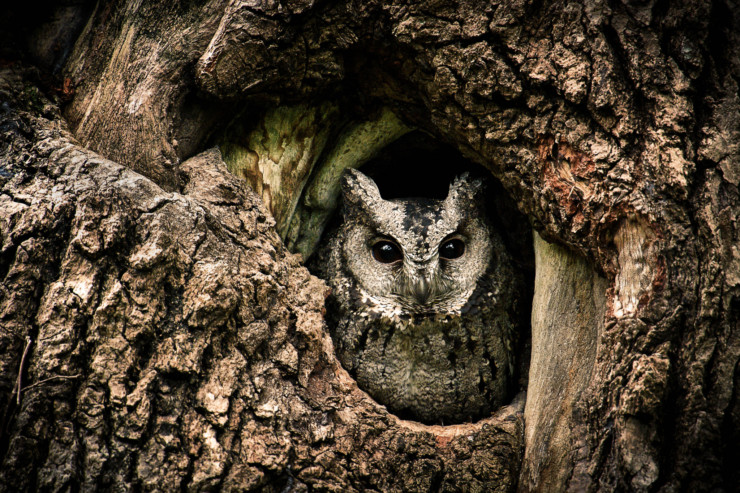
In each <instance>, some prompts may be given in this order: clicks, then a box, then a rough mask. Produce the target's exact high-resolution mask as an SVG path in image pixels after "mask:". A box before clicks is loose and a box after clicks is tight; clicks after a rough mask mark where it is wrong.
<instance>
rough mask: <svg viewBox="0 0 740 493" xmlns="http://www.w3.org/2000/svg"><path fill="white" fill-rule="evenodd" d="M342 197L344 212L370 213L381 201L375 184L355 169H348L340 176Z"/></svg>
mask: <svg viewBox="0 0 740 493" xmlns="http://www.w3.org/2000/svg"><path fill="white" fill-rule="evenodd" d="M342 196H343V198H344V205H345V210H348V211H353V210H358V209H359V210H362V211H365V212H369V211H372V210H373V209H374V208H375V206H376V205H377V204H378V203H380V202H381V201H382V200H383V199H382V197H381V196H380V190H378V186H377V185H376V184H375V182H374V181H373V180H372V179H371V178H369V177H368V176H366V175H365V174H363V173H361V172H359V171H357V170H356V169H352V168H348V169H347V170H345V172H344V174H343V175H342Z"/></svg>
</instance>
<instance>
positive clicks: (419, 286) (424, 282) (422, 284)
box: [411, 275, 432, 305]
mask: <svg viewBox="0 0 740 493" xmlns="http://www.w3.org/2000/svg"><path fill="white" fill-rule="evenodd" d="M431 287H432V285H431V283H430V282H429V280H428V279H427V278H426V276H424V275H421V276H419V277H418V278H417V280H416V282H414V284H413V285H412V286H411V292H412V294H413V295H414V298H416V301H418V302H419V304H420V305H423V304H425V303H426V302H427V301H428V300H429V295H430V294H431V292H432V289H431Z"/></svg>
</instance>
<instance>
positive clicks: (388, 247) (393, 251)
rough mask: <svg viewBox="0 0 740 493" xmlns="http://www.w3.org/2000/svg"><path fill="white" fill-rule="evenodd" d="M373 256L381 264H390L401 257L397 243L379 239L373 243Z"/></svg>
mask: <svg viewBox="0 0 740 493" xmlns="http://www.w3.org/2000/svg"><path fill="white" fill-rule="evenodd" d="M373 258H374V259H375V260H377V261H378V262H380V263H381V264H392V263H394V262H398V261H399V260H401V258H403V255H402V254H401V249H400V248H398V245H396V244H395V243H391V242H390V241H379V242H377V243H376V244H375V245H373Z"/></svg>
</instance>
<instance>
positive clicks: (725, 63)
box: [0, 0, 740, 491]
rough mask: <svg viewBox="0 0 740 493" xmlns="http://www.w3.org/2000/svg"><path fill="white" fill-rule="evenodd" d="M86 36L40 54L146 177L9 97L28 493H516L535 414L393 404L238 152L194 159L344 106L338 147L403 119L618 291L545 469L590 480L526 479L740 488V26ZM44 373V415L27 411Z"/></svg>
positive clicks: (593, 22)
mask: <svg viewBox="0 0 740 493" xmlns="http://www.w3.org/2000/svg"><path fill="white" fill-rule="evenodd" d="M69 3H70V4H75V3H76V2H69ZM76 11H77V12H80V15H83V14H86V13H87V12H90V11H91V12H92V13H91V15H90V17H89V21H88V22H87V23H86V24H85V27H84V29H83V30H82V31H81V32H80V33H79V35H77V34H74V35H70V34H69V33H68V32H63V33H61V34H59V36H58V38H59V39H62V40H64V39H75V40H76V43H75V45H74V49H73V50H72V55H71V56H69V57H65V56H64V53H60V54H59V55H57V56H52V55H50V54H49V52H50V50H52V48H51V47H53V46H55V45H54V43H36V44H35V45H34V46H35V48H33V49H32V50H30V51H29V53H32V54H34V55H35V59H37V60H42V61H43V60H48V59H51V60H55V64H56V65H58V66H59V67H62V68H60V72H59V77H60V78H59V80H58V81H57V82H55V83H54V84H53V85H55V86H56V87H57V88H59V90H58V93H59V94H60V97H66V98H70V103H69V104H68V105H67V106H66V107H65V110H64V114H65V116H66V118H67V119H68V121H69V122H70V129H71V131H72V133H73V134H74V135H75V136H76V138H77V139H78V140H79V142H80V144H81V146H84V147H88V148H91V149H93V150H95V151H97V152H99V153H100V154H101V155H103V156H105V157H106V158H108V159H113V160H115V161H117V162H118V163H119V164H120V165H122V166H123V168H121V167H119V166H117V165H114V164H112V163H110V162H108V161H105V160H104V159H102V158H99V157H96V156H95V155H94V154H92V153H91V152H90V151H88V150H85V149H83V148H81V147H69V146H71V145H73V144H70V142H71V141H70V137H68V136H65V135H62V134H61V133H59V134H58V135H51V134H53V133H54V132H62V130H53V129H52V127H53V126H54V125H56V126H57V127H59V128H61V127H62V126H63V124H62V123H60V122H59V120H58V119H57V118H55V117H54V116H53V115H52V114H51V113H53V108H52V107H49V106H48V105H45V103H44V102H43V100H42V99H40V98H39V97H37V96H34V92H33V89H29V90H28V91H25V92H23V91H22V90H18V89H17V88H15V86H13V87H14V88H13V90H12V91H11V90H10V89H7V88H5V89H4V90H3V91H4V92H3V97H4V99H5V100H6V101H9V102H10V106H8V107H3V110H2V111H3V127H2V131H3V133H4V137H3V144H4V150H3V157H2V159H3V161H2V164H3V168H2V173H3V180H4V181H7V183H5V185H4V189H3V195H2V196H0V198H1V200H2V207H3V213H2V215H1V216H0V220H2V225H3V226H2V228H3V229H2V242H3V246H2V248H3V250H2V257H0V279H2V282H3V291H2V298H1V299H0V303H2V308H1V310H3V311H1V312H0V314H1V315H0V316H2V319H1V320H2V327H3V332H2V338H3V339H2V344H3V347H2V351H0V354H2V356H1V358H2V367H0V370H1V371H2V374H1V375H0V378H1V379H2V392H3V402H2V405H3V406H6V405H7V406H8V408H7V410H6V411H5V424H4V429H3V433H4V435H3V436H4V441H3V442H2V443H3V448H2V454H3V461H4V462H3V464H4V467H3V471H2V474H3V475H4V477H3V479H4V480H5V481H6V482H7V484H11V485H16V486H17V485H21V486H23V485H27V486H29V487H33V486H46V483H42V482H48V483H49V485H57V486H59V487H60V488H62V487H65V485H69V486H70V487H75V486H77V485H83V484H84V485H87V484H90V485H92V486H100V487H103V486H106V485H108V484H109V483H110V482H114V481H115V482H119V481H120V484H122V485H129V486H131V487H145V488H148V487H150V486H151V487H162V488H164V487H166V485H169V484H170V483H167V481H173V483H171V484H173V485H174V484H175V482H178V481H179V483H177V484H180V485H181V486H182V487H186V488H193V489H198V488H205V487H207V486H209V485H211V483H209V481H212V482H213V484H214V485H218V486H222V487H226V486H231V485H235V486H236V485H237V484H238V485H239V486H240V487H248V486H250V485H252V484H254V485H258V484H260V485H267V484H269V485H270V487H272V488H274V489H279V488H283V487H285V486H290V487H292V488H295V489H299V488H300V487H301V485H304V484H305V485H309V484H310V485H312V486H317V487H326V488H327V489H353V488H355V489H359V488H362V487H370V488H376V489H381V490H382V489H394V488H397V489H401V488H412V489H437V488H439V487H444V486H450V487H453V486H452V485H453V484H454V485H455V487H466V486H467V487H469V488H470V489H475V488H476V487H480V488H491V487H493V486H492V484H493V483H496V481H498V482H497V483H496V484H497V485H498V486H499V487H501V488H502V489H511V488H514V487H516V484H515V483H516V481H515V480H513V479H512V478H513V477H514V476H515V475H516V474H518V469H519V463H518V460H519V459H518V458H519V457H520V454H521V453H522V452H523V450H522V448H521V446H522V441H521V440H522V432H523V430H522V428H521V422H520V421H518V418H516V414H515V413H513V411H511V410H509V411H507V412H512V413H513V414H512V416H513V419H512V420H511V421H506V420H505V419H504V420H501V419H498V420H497V419H496V418H494V424H493V425H491V426H486V425H481V424H477V425H471V426H473V429H474V430H475V433H474V434H473V435H472V436H473V439H472V440H468V439H467V435H466V436H464V437H461V438H456V439H452V440H450V441H448V438H450V437H452V436H454V435H455V433H457V431H454V430H457V429H454V430H453V429H427V428H423V429H422V428H417V427H415V425H411V424H408V423H400V422H398V421H397V420H395V418H394V417H392V416H390V415H388V414H387V413H385V412H384V411H383V410H382V409H381V408H379V407H377V406H375V405H373V403H372V401H370V400H369V399H368V398H367V397H366V396H364V395H363V394H361V393H359V392H358V391H357V390H356V387H355V386H354V384H353V383H352V382H351V381H350V380H348V379H347V377H346V374H345V373H344V372H343V371H342V370H341V369H340V367H339V366H337V363H336V360H335V359H334V357H333V356H332V355H331V351H330V349H328V347H329V346H330V345H329V342H328V341H329V340H328V339H327V338H326V334H325V332H324V330H323V325H322V321H321V315H320V313H321V312H320V310H321V306H322V302H321V296H320V292H321V290H322V289H323V288H321V289H319V288H318V287H316V286H319V285H318V284H316V282H317V281H316V280H314V279H312V278H311V277H310V276H309V275H308V274H307V273H306V272H305V271H303V270H302V269H301V268H300V266H299V265H298V262H297V260H295V259H294V258H293V257H291V256H289V255H287V254H285V253H281V252H282V250H281V248H282V247H280V241H279V238H278V237H277V236H276V235H275V233H274V232H273V231H272V229H271V228H270V226H269V224H270V220H269V219H267V214H266V212H265V211H264V210H263V209H261V206H260V205H258V204H257V201H256V199H255V198H254V197H255V196H254V195H252V194H250V193H248V192H245V191H244V189H243V186H242V185H240V184H238V182H237V181H236V179H234V178H228V177H227V175H226V174H224V173H223V172H222V170H223V167H220V165H219V164H218V163H219V162H220V161H219V159H218V158H217V156H216V154H215V153H214V152H210V153H208V154H205V155H201V156H200V157H198V158H193V159H192V160H189V161H184V159H185V158H187V157H189V156H192V155H195V154H196V153H197V152H200V151H202V150H203V149H206V148H207V147H208V144H209V140H208V139H209V136H210V135H215V136H216V137H218V134H219V132H221V131H222V130H223V128H224V127H225V126H226V125H227V124H228V123H229V122H231V121H232V120H234V118H236V116H237V114H238V113H241V117H240V118H241V119H242V121H244V122H247V123H246V125H247V126H249V125H250V124H251V125H253V126H252V127H251V128H257V125H258V122H259V121H260V118H261V115H262V114H263V113H264V108H265V106H266V105H270V106H278V105H280V104H295V103H306V104H309V105H312V104H315V105H320V104H322V102H323V101H325V100H332V101H335V102H336V103H337V104H338V105H339V108H340V112H339V114H340V115H341V117H339V118H340V120H341V121H340V122H339V123H340V124H341V123H342V122H350V124H352V122H355V123H356V122H358V121H362V120H363V118H362V115H365V114H368V113H369V112H371V111H373V110H374V109H376V108H379V107H383V106H385V107H389V108H391V109H392V110H393V111H394V112H395V114H397V115H398V116H399V117H400V118H402V119H403V120H404V121H405V122H406V124H407V125H409V126H414V127H417V128H420V129H423V130H425V131H427V132H429V133H431V134H432V135H434V136H436V137H437V138H439V139H440V140H443V141H445V142H448V143H450V144H452V145H454V146H455V147H456V148H457V149H459V150H460V152H462V153H463V154H464V155H465V156H466V157H467V158H469V159H471V160H472V161H474V162H476V163H479V164H482V165H484V166H486V167H488V168H489V169H490V170H491V172H492V173H493V174H494V175H495V176H496V177H498V178H499V179H500V180H501V182H502V183H503V185H504V186H505V187H506V189H507V190H508V191H509V192H510V193H511V194H512V196H513V197H514V198H515V199H516V200H517V202H518V204H519V207H520V208H521V210H522V211H524V212H525V213H527V214H528V216H529V217H530V220H531V221H532V224H533V225H534V227H535V228H536V229H537V230H538V231H539V232H540V234H541V235H542V237H543V238H545V239H546V240H548V241H553V242H557V243H560V244H561V245H563V246H564V247H566V248H567V249H568V250H569V251H570V252H576V253H578V254H579V255H581V256H582V257H584V258H585V259H586V260H587V261H588V262H589V263H590V264H591V265H592V267H593V269H594V270H595V271H596V272H599V273H600V274H601V275H603V276H604V277H605V279H606V280H607V283H608V289H607V291H606V293H605V294H604V296H605V297H606V307H605V314H604V319H603V331H601V332H600V333H599V329H598V327H596V326H594V327H591V334H590V335H591V337H594V335H595V333H598V334H597V335H596V337H597V339H598V340H597V344H596V352H595V356H594V359H593V364H592V366H590V367H586V368H583V369H582V370H581V371H583V372H584V374H585V373H588V374H589V375H590V377H589V379H588V384H587V386H586V387H585V389H584V390H583V392H582V394H581V397H580V399H579V400H578V401H577V402H576V403H575V405H574V408H573V413H572V414H571V415H570V416H569V417H568V418H567V419H566V420H565V421H564V422H567V423H569V428H568V429H567V430H560V429H559V430H557V431H558V433H566V436H567V440H565V439H564V440H562V441H560V440H558V441H552V442H550V443H548V444H547V445H548V447H543V448H541V449H539V450H529V449H528V450H527V451H526V454H527V461H528V462H527V463H529V464H542V463H545V462H547V460H548V458H550V457H558V458H560V459H557V460H558V461H560V460H562V461H563V462H561V464H567V465H563V467H557V468H553V469H548V468H541V469H537V468H535V469H532V468H529V467H525V471H529V472H528V473H527V474H526V476H525V477H523V478H522V480H521V481H520V482H519V487H520V488H522V489H543V490H544V489H545V488H554V489H567V488H569V489H573V490H591V491H593V490H598V489H602V490H608V489H621V490H626V489H629V490H636V491H654V490H658V489H662V490H666V491H674V490H679V489H682V490H690V491H706V490H727V491H731V490H737V489H740V475H739V474H738V473H737V468H736V465H737V463H738V461H740V446H738V444H739V443H740V432H739V431H738V430H740V398H739V397H738V396H740V328H739V327H738V322H739V321H740V313H739V312H740V275H739V274H738V273H740V250H738V248H737V244H738V241H740V231H738V224H737V222H736V217H737V216H738V213H739V212H740V210H738V209H740V197H739V196H738V186H739V185H740V172H738V165H737V163H738V162H740V116H739V115H740V97H739V96H738V80H740V53H738V52H739V51H740V39H739V38H740V22H739V20H738V12H740V9H738V6H737V5H736V4H735V3H734V2H732V1H729V0H690V1H687V2H663V1H647V2H624V3H620V2H613V1H607V0H603V1H600V0H594V1H589V2H583V3H576V2H555V1H536V0H535V1H525V0H522V1H515V2H500V3H489V4H486V5H482V4H481V3H480V2H474V1H459V2H453V1H444V0H440V1H434V2H426V1H424V2H422V1H419V2H405V1H404V2H401V1H393V0H391V1H384V2H381V1H373V0H371V1H365V2H350V1H343V0H336V1H324V2H315V1H311V0H292V1H287V2H283V3H280V2H272V1H269V2H268V1H265V2H261V1H244V2H240V1H233V2H230V3H228V5H227V3H226V2H225V1H215V0H214V1H212V2H209V3H207V4H205V5H204V6H199V5H198V6H196V5H190V4H177V5H176V6H175V7H173V6H170V4H167V3H162V2H108V1H102V2H97V3H96V4H95V6H94V8H92V6H88V5H87V4H83V6H82V7H80V8H79V9H78V10H76ZM8 18H12V17H8ZM12 32H18V31H17V30H16V31H12ZM40 36H42V35H40ZM47 36H53V35H51V34H47ZM42 37H43V36H42ZM45 57H46V58H45ZM46 65H49V62H46ZM52 65H54V64H52ZM13 83H15V82H13ZM6 84H9V83H7V82H6ZM20 84H21V85H22V84H23V82H20ZM24 101H25V102H26V103H27V106H28V108H27V110H28V111H27V112H26V113H21V112H20V106H21V105H22V104H24V103H23V102H24ZM50 112H51V113H50ZM19 115H20V116H19ZM23 115H26V116H23ZM34 115H36V116H34ZM39 115H40V116H39ZM44 117H45V118H47V119H49V121H52V122H55V123H52V124H49V123H43V122H40V121H38V118H44ZM250 122H251V123H250ZM341 126H342V125H339V127H340V128H341ZM331 141H332V139H329V142H331ZM63 149H67V151H64V150H63ZM275 162H277V161H275ZM85 163H88V164H85ZM287 165H288V164H286V166H287ZM106 170H108V171H106ZM130 170H134V171H137V172H139V173H141V174H143V175H145V176H147V177H148V178H150V179H152V180H153V182H150V181H147V180H146V179H144V178H142V177H140V176H138V175H135V174H133V173H132V172H131V171H130ZM219 170H221V171H219ZM204 174H206V175H208V177H207V178H205V177H204ZM132 183H137V186H136V187H132V185H131V184H132ZM302 183H304V182H302ZM301 186H303V185H301ZM258 188H259V187H258ZM298 188H300V187H298ZM296 193H299V192H296ZM287 195H290V196H291V197H294V195H293V194H287ZM158 197H159V198H158ZM283 203H285V204H292V203H293V202H291V201H290V200H286V201H283ZM273 212H275V213H276V216H278V217H279V215H280V214H281V213H282V214H284V213H285V211H273ZM260 216H262V217H265V219H263V221H262V222H259V221H258V220H257V219H258V218H259V217H260ZM106 218H108V219H106ZM106 221H108V222H106ZM98 232H99V233H98ZM250 242H252V243H250ZM271 253H272V255H271ZM199 256H200V257H199ZM230 269H237V270H236V272H238V273H239V274H238V275H234V274H232V270H230ZM263 271H264V272H263ZM258 273H259V275H258ZM311 286H314V287H313V288H311ZM261 289H264V290H266V291H265V293H263V294H259V293H261V291H260V290H261ZM250 290H251V291H250ZM307 290H308V291H307ZM249 293H253V294H249ZM276 299H277V300H278V302H277V303H274V304H273V305H270V307H266V306H262V305H260V303H262V302H260V301H259V300H271V301H272V300H276ZM199 300H200V301H199ZM260 307H262V308H260ZM260 310H262V311H260ZM573 310H575V311H577V310H578V308H577V307H574V308H573ZM302 317H303V318H302ZM301 320H303V322H301ZM251 324H257V325H251ZM271 324H272V325H271ZM299 326H300V327H302V328H300V329H299ZM599 326H601V324H599ZM250 327H251V328H250ZM26 337H29V338H30V343H28V347H27V348H26V346H27V343H26ZM242 337H247V338H250V337H256V338H257V339H256V340H249V341H248V342H242V343H240V342H239V341H240V338H242ZM119 338H120V339H119ZM291 347H292V348H293V349H292V350H291V349H290V348H291ZM286 348H288V349H286ZM26 349H27V350H26ZM544 349H546V348H544V347H542V346H535V345H533V347H532V353H533V360H534V359H535V357H536V355H537V354H538V352H540V351H543V350H544ZM24 355H25V356H24ZM119 361H120V362H119ZM103 363H105V364H103ZM19 368H20V370H21V372H20V373H21V388H23V386H26V387H28V386H30V385H35V386H34V387H32V388H27V390H26V391H25V392H23V391H22V392H21V393H20V404H13V403H14V402H17V401H16V399H17V395H15V394H13V389H14V388H15V384H16V381H17V377H18V373H19ZM316 368H318V369H316ZM236 369H238V371H236ZM558 369H559V370H562V367H559V368H558ZM232 370H233V371H232ZM226 374H227V375H226ZM224 375H226V376H224ZM47 378H53V380H45V379H47ZM232 378H233V380H232ZM23 382H25V384H24V383H23ZM42 382H43V383H42ZM312 382H314V383H312ZM312 385H317V387H312ZM250 393H251V394H250ZM211 395H212V396H213V398H211V397H210V396H211ZM324 395H326V396H327V397H321V396H324ZM571 397H572V396H571ZM225 402H226V403H227V404H225ZM528 404H529V403H528ZM332 406H334V407H332ZM223 409H225V411H222V410H223ZM561 409H564V408H561ZM352 410H356V411H352ZM504 414H506V413H504ZM326 426H328V427H329V428H325V427H326ZM526 426H527V436H537V433H538V431H539V430H538V429H537V426H538V425H537V424H536V423H530V422H528V423H527V424H526ZM533 426H534V427H535V428H534V429H532V428H531V427H533ZM328 429H331V430H333V431H332V432H329V431H327V430H328ZM461 429H462V430H463V431H461V433H466V432H467V431H469V429H468V428H465V427H463V428H461ZM209 430H210V431H209ZM440 437H442V438H440ZM476 437H477V438H476ZM312 440H313V441H312ZM173 444H174V445H173ZM93 457H104V458H103V459H101V458H97V459H93ZM88 458H89V459H88ZM306 458H307V459H306ZM299 459H300V460H299ZM395 461H401V462H395ZM507 461H508V462H507ZM159 464H163V466H161V467H159ZM366 464H370V465H367V466H366ZM11 466H12V467H11ZM489 467H490V468H491V469H488V468H489ZM219 468H223V469H219ZM563 468H567V469H568V473H567V474H563V470H564V469H563ZM297 471H302V474H304V476H301V475H299V474H298V472H297ZM533 471H534V472H535V473H534V475H532V474H531V473H532V472H533ZM117 474H120V475H121V477H120V478H117V477H116V475H117ZM167 478H169V479H167ZM172 478H176V479H172ZM177 478H179V479H177ZM250 478H253V479H250ZM254 478H256V479H254ZM252 480H253V481H255V482H254V483H250V481H252ZM86 481H88V482H86ZM465 481H471V483H469V484H468V483H465ZM260 482H261V483H260ZM461 485H462V486H461ZM124 487H125V486H124Z"/></svg>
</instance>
